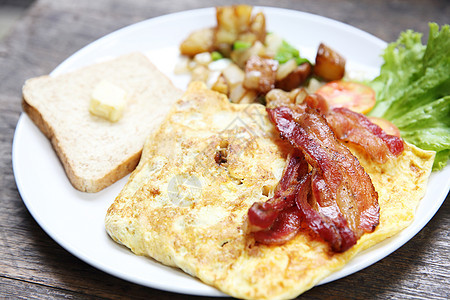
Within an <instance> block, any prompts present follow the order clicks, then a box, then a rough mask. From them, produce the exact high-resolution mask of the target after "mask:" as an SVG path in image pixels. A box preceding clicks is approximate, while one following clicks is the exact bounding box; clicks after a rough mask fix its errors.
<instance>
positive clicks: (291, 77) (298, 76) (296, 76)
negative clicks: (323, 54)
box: [275, 63, 312, 91]
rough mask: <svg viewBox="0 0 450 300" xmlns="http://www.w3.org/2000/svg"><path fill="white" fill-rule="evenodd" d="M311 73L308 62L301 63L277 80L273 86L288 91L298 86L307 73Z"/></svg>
mask: <svg viewBox="0 0 450 300" xmlns="http://www.w3.org/2000/svg"><path fill="white" fill-rule="evenodd" d="M311 73H312V68H311V65H310V64H309V63H303V64H301V65H300V66H297V67H296V68H295V69H294V71H292V72H291V73H289V74H288V75H287V76H286V77H284V78H283V79H282V80H280V81H277V82H276V83H275V86H276V87H277V88H280V89H282V90H285V91H290V90H292V89H295V88H297V87H299V86H300V85H301V84H302V83H303V82H305V81H306V79H308V77H309V75H311Z"/></svg>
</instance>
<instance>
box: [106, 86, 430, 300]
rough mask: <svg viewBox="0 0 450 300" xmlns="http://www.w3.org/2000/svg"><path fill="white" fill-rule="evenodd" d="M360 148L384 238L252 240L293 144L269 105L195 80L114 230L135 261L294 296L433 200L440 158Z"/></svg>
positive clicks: (110, 220)
mask: <svg viewBox="0 0 450 300" xmlns="http://www.w3.org/2000/svg"><path fill="white" fill-rule="evenodd" d="M350 150H351V151H352V153H353V154H354V155H355V156H356V157H357V158H358V159H359V161H360V163H361V165H362V166H363V167H364V169H365V171H366V172H367V173H368V174H369V176H370V178H371V180H372V182H373V185H374V187H375V189H376V191H377V192H378V196H379V199H378V201H379V205H380V224H379V225H378V227H377V228H376V230H375V231H374V232H372V233H369V234H367V233H366V234H364V235H363V236H362V237H361V238H360V239H359V240H358V242H357V244H356V245H355V246H353V247H352V248H350V249H349V250H347V251H345V252H343V253H334V252H332V251H330V249H329V247H328V245H327V244H325V243H323V242H320V241H319V240H317V239H315V240H314V239H311V237H310V236H308V235H307V234H303V233H302V232H300V233H299V234H297V235H296V236H295V238H293V239H292V240H290V241H289V242H287V243H286V244H284V245H262V244H258V243H255V242H254V240H252V237H251V235H248V234H247V233H246V226H247V224H246V220H247V212H248V210H249V208H250V206H251V205H252V204H253V203H254V202H256V201H266V200H268V199H270V197H272V196H273V190H274V188H275V187H276V185H277V183H278V181H279V180H280V177H281V175H282V172H283V168H284V166H285V163H286V158H287V155H288V152H289V149H288V146H287V144H286V142H285V141H282V140H281V139H280V138H279V134H278V132H277V131H276V130H275V128H274V126H273V125H272V124H271V122H270V121H269V119H268V118H267V113H266V110H265V107H264V106H263V105H260V104H250V105H248V104H232V103H230V102H229V101H228V99H227V98H226V96H224V95H223V94H219V93H217V92H213V91H211V90H208V89H207V88H206V86H205V85H204V84H202V83H198V82H194V83H192V84H190V86H189V87H188V89H187V91H186V92H185V94H184V95H183V96H182V97H181V99H180V100H179V101H177V103H176V104H175V105H174V106H173V107H172V110H171V111H170V113H169V114H168V116H167V117H166V119H165V121H164V122H163V123H162V124H161V126H160V127H159V129H158V130H156V131H155V132H153V133H152V134H151V135H150V136H149V137H148V139H147V141H146V144H145V146H144V150H143V154H142V158H141V161H140V163H139V165H138V167H137V168H136V170H135V171H134V172H133V173H132V175H131V176H130V178H129V180H128V182H127V184H126V185H125V187H124V188H123V189H122V191H121V192H120V194H119V195H118V196H117V198H116V199H115V201H114V203H113V204H112V205H111V206H110V208H109V209H108V212H107V215H106V220H105V225H106V230H107V232H108V234H109V235H110V236H111V238H112V239H113V240H114V241H116V242H118V243H120V244H123V245H125V246H126V247H128V248H130V249H131V251H133V252H134V253H135V254H137V255H144V256H149V257H152V258H154V259H156V260H157V261H159V262H161V263H163V264H165V265H168V266H173V267H178V268H180V269H182V270H183V271H184V272H186V273H188V274H191V275H192V276H196V277H198V278H199V279H200V280H202V281H203V282H205V283H206V284H209V285H211V286H214V287H216V288H218V289H219V290H221V291H223V292H224V293H227V294H229V295H231V296H233V297H237V298H244V299H288V298H294V297H296V296H298V295H299V294H301V293H303V292H304V291H306V290H308V289H310V288H311V287H313V286H314V285H315V284H317V283H318V282H320V281H321V280H322V279H324V278H325V277H327V276H328V275H329V274H331V273H333V272H334V271H336V270H338V269H340V268H342V267H343V266H344V265H345V264H346V263H347V262H348V261H349V260H350V259H351V258H352V257H353V256H355V255H356V254H357V253H358V252H360V251H362V250H363V249H366V248H368V247H370V246H372V245H374V244H376V243H378V242H380V241H382V240H384V239H386V238H389V237H390V236H392V235H394V234H396V233H397V232H399V231H400V230H402V229H403V228H405V227H406V226H408V225H409V224H410V223H411V222H412V220H413V218H414V213H415V209H416V207H417V204H418V203H419V201H420V199H421V198H422V197H423V195H424V193H425V189H426V184H427V180H428V177H429V175H430V172H431V167H432V164H433V160H434V152H432V151H423V150H421V149H418V148H416V147H414V146H412V145H406V147H405V151H403V153H402V154H401V155H400V156H398V157H395V158H392V159H390V160H389V161H388V162H386V163H384V164H379V163H376V162H374V161H372V160H371V159H370V158H369V157H368V156H367V155H366V154H365V153H364V152H362V150H360V149H357V148H350Z"/></svg>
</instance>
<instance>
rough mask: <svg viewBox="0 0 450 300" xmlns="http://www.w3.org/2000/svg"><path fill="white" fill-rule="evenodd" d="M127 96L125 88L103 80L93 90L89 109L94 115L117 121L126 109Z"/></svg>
mask: <svg viewBox="0 0 450 300" xmlns="http://www.w3.org/2000/svg"><path fill="white" fill-rule="evenodd" d="M125 96H126V92H125V90H123V89H122V88H120V87H118V86H117V85H114V84H112V83H110V82H108V81H106V80H102V81H101V82H100V83H99V84H98V85H97V86H96V87H95V89H94V91H93V92H92V96H91V102H90V104H89V111H90V112H91V114H93V115H96V116H99V117H102V118H104V119H107V120H109V121H111V122H117V121H118V120H119V119H120V117H121V116H122V114H123V111H124V110H125V105H126V100H125Z"/></svg>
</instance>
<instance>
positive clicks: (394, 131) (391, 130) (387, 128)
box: [367, 116, 400, 137]
mask: <svg viewBox="0 0 450 300" xmlns="http://www.w3.org/2000/svg"><path fill="white" fill-rule="evenodd" d="M367 118H368V119H369V120H370V122H372V123H374V124H377V125H378V126H380V127H381V129H383V131H384V132H386V133H387V134H390V135H395V136H398V137H400V130H398V128H397V126H395V125H394V124H392V123H391V122H389V121H388V120H386V119H383V118H378V117H372V116H370V117H367Z"/></svg>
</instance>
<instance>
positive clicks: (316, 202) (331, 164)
mask: <svg viewBox="0 0 450 300" xmlns="http://www.w3.org/2000/svg"><path fill="white" fill-rule="evenodd" d="M268 113H269V117H270V119H271V120H272V122H273V123H274V124H275V126H276V127H277V129H278V131H279V132H280V135H281V136H282V137H283V138H285V139H287V140H288V141H289V142H290V143H291V144H292V145H293V146H294V148H296V149H299V150H301V151H302V152H303V154H304V155H305V158H306V161H307V162H308V163H309V164H310V165H311V166H312V169H313V171H312V180H311V190H312V197H311V198H312V199H310V203H312V204H310V205H309V206H308V205H305V203H308V202H307V201H304V200H303V201H300V200H298V201H296V204H297V206H298V207H299V209H300V211H301V215H303V216H304V218H305V220H306V221H307V222H308V225H309V227H310V228H311V229H312V230H313V231H315V232H316V233H317V234H319V235H320V236H321V237H322V238H323V239H324V240H325V241H327V242H328V243H329V244H330V246H331V247H332V249H333V250H334V251H336V252H341V251H345V250H347V249H348V248H349V247H351V246H352V245H354V244H355V243H356V241H357V239H358V238H359V237H360V236H361V235H362V234H363V233H364V232H371V231H373V230H374V229H375V227H376V226H377V225H378V222H379V206H378V199H377V193H376V191H375V189H374V187H373V185H372V182H371V180H370V178H369V176H368V175H367V173H365V171H364V169H363V168H362V167H361V165H360V164H359V162H358V160H357V159H356V158H355V157H354V156H353V155H352V154H351V152H350V151H349V150H348V148H346V147H345V146H344V145H342V144H341V143H340V142H339V141H338V140H337V139H336V137H335V136H334V134H333V132H332V131H331V129H330V128H329V126H328V125H327V122H326V121H325V119H324V118H323V117H322V116H321V115H320V114H319V113H318V112H317V110H316V109H313V108H311V107H309V106H308V105H306V104H302V105H298V106H296V107H295V109H292V108H289V107H277V108H273V109H268ZM302 204H303V206H302ZM311 209H313V210H314V211H316V213H314V212H313V211H312V210H311Z"/></svg>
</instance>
